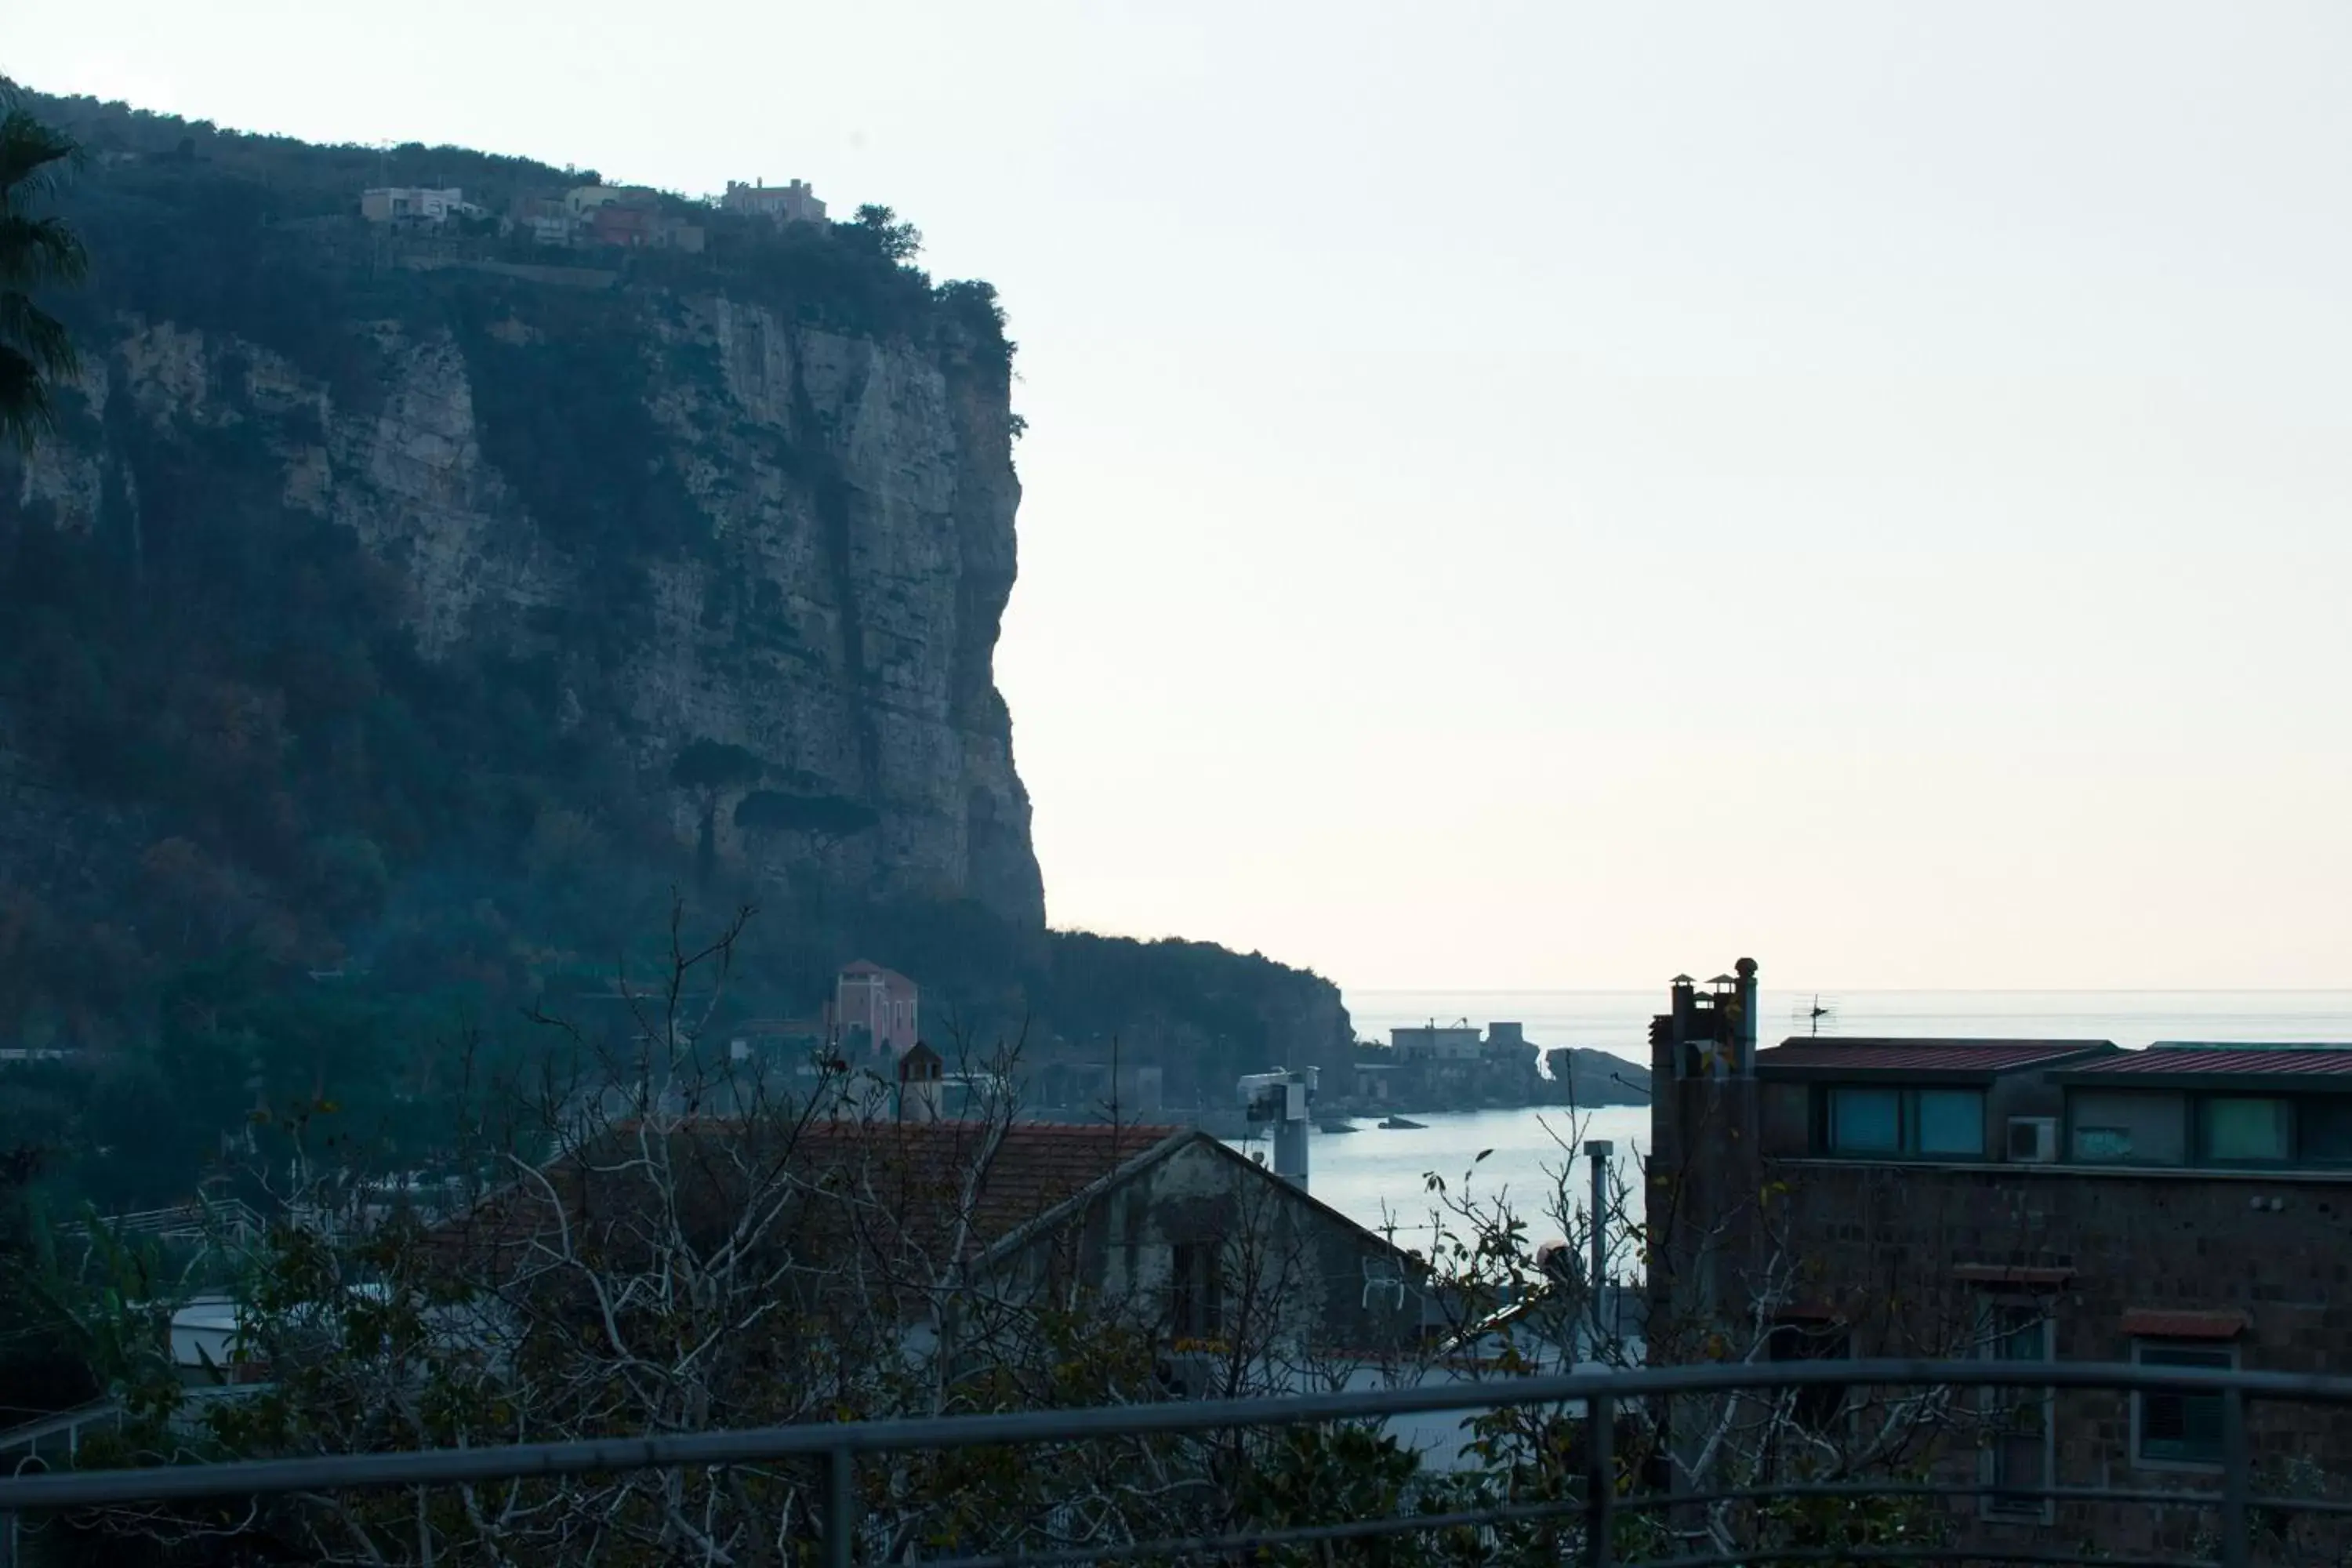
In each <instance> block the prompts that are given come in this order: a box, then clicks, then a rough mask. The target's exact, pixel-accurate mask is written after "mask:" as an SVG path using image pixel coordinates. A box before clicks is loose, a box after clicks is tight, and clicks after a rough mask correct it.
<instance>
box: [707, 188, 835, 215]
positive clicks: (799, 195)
mask: <svg viewBox="0 0 2352 1568" xmlns="http://www.w3.org/2000/svg"><path fill="white" fill-rule="evenodd" d="M719 205H720V206H722V207H725V208H726V209H727V210H728V211H729V212H739V213H751V214H754V215H756V216H760V217H764V218H772V219H774V220H775V221H776V222H778V223H780V224H782V223H823V222H824V203H823V202H821V201H819V200H817V198H816V192H815V191H814V190H812V189H810V188H809V184H808V182H807V181H805V180H794V181H793V182H792V184H788V185H771V184H764V183H761V184H749V185H747V184H744V183H743V182H742V181H740V180H730V181H728V182H727V194H726V195H723V196H721V197H719Z"/></svg>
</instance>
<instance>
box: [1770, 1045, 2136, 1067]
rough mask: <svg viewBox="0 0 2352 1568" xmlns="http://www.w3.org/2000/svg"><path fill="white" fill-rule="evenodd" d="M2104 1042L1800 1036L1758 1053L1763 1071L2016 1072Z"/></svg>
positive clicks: (2094, 1048) (2082, 1052)
mask: <svg viewBox="0 0 2352 1568" xmlns="http://www.w3.org/2000/svg"><path fill="white" fill-rule="evenodd" d="M2115 1048H2116V1047H2115V1046H2114V1045H2113V1043H2111V1042H2109V1041H2106V1040H1950V1039H1923V1040H1899V1039H1864V1038H1844V1039H1833V1040H1823V1039H1815V1038H1813V1037H1810V1036H1800V1037H1796V1038H1794V1039H1789V1040H1783V1041H1781V1042H1780V1044H1779V1045H1777V1046H1773V1047H1769V1048H1768V1049H1765V1050H1761V1051H1759V1052H1757V1053H1756V1065H1757V1066H1758V1067H1759V1068H1807V1069H1810V1070H1826V1071H1834V1072H1974V1073H1985V1072H1996V1073H1997V1072H2013V1071H2016V1070H2017V1069H2018V1068H2029V1067H2036V1066H2039V1065H2041V1064H2042V1063H2045V1062H2054V1061H2061V1060H2063V1059H2064V1058H2068V1057H2074V1056H2083V1055H2086V1054H2088V1053H2090V1052H2093V1051H2112V1050H2114V1049H2115Z"/></svg>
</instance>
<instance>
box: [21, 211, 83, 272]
mask: <svg viewBox="0 0 2352 1568" xmlns="http://www.w3.org/2000/svg"><path fill="white" fill-rule="evenodd" d="M88 273H89V253H88V252H86V251H84V250H83V249H82V247H81V241H80V240H79V239H78V238H76V237H74V232H73V230H71V229H69V228H68V227H67V226H66V225H65V220H64V219H62V218H54V217H41V218H33V217H24V216H18V215H16V214H13V213H0V289H30V288H32V287H34V286H35V285H37V284H41V283H79V282H80V281H81V280H82V279H83V278H84V277H85V276H87V275H88Z"/></svg>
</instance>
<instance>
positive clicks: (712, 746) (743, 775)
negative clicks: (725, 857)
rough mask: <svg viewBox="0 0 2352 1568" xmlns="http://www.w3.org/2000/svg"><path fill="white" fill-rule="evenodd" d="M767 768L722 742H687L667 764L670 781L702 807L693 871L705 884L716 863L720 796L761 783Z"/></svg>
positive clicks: (753, 758) (757, 759)
mask: <svg viewBox="0 0 2352 1568" xmlns="http://www.w3.org/2000/svg"><path fill="white" fill-rule="evenodd" d="M765 771H766V768H765V766H764V764H762V763H761V761H760V759H759V758H757V757H755V756H753V755H752V754H751V752H747V751H745V750H744V749H743V748H742V747H740V746H736V745H730V744H729V743H727V742H723V741H710V740H700V741H689V742H687V744H686V745H685V746H684V747H683V748H681V749H680V751H679V752H678V753H677V760H676V761H674V762H673V763H670V765H669V782H670V783H672V784H676V785H677V786H678V788H680V789H685V790H691V791H693V792H694V795H695V799H696V801H697V802H698V804H699V805H700V806H701V810H702V833H701V837H699V838H698V839H697V840H696V843H695V851H694V871H695V876H696V878H697V879H698V881H699V882H700V884H701V885H702V886H704V887H706V888H707V887H709V885H710V876H711V873H712V871H713V870H715V869H716V868H717V867H718V864H719V837H718V832H719V796H720V795H724V794H725V793H726V792H727V791H729V790H730V789H742V788H745V787H747V786H748V785H751V784H757V783H759V782H760V775H761V773H764V772H765Z"/></svg>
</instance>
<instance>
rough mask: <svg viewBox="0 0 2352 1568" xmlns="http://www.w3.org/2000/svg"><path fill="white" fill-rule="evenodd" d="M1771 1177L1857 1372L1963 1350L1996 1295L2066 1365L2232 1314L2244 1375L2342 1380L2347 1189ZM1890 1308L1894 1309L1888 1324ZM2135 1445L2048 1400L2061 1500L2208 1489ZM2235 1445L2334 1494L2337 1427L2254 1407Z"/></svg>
mask: <svg viewBox="0 0 2352 1568" xmlns="http://www.w3.org/2000/svg"><path fill="white" fill-rule="evenodd" d="M1767 1172H1768V1174H1769V1177H1770V1178H1771V1179H1773V1180H1774V1181H1775V1182H1777V1183H1779V1184H1784V1185H1785V1188H1786V1194H1785V1197H1784V1198H1783V1199H1782V1201H1781V1205H1780V1212H1779V1213H1778V1215H1776V1216H1775V1218H1774V1219H1773V1221H1772V1224H1773V1226H1774V1229H1775V1231H1776V1234H1777V1235H1778V1236H1779V1237H1781V1238H1784V1240H1785V1244H1786V1246H1787V1247H1788V1248H1789V1250H1790V1252H1791V1253H1792V1254H1793V1255H1794V1256H1796V1257H1797V1258H1801V1259H1802V1260H1803V1261H1804V1265H1805V1267H1806V1268H1807V1269H1808V1270H1809V1271H1810V1272H1811V1277H1812V1278H1813V1279H1816V1280H1817V1281H1818V1287H1817V1289H1816V1291H1815V1294H1816V1297H1817V1300H1818V1301H1819V1304H1820V1306H1821V1307H1822V1308H1823V1309H1826V1310H1831V1311H1833V1312H1835V1313H1837V1314H1838V1315H1839V1316H1840V1317H1842V1318H1844V1319H1846V1320H1847V1321H1852V1322H1853V1324H1854V1325H1855V1331H1854V1335H1853V1346H1852V1349H1853V1354H1855V1355H1857V1356H1867V1355H1874V1354H1894V1355H1904V1354H1918V1353H1947V1354H1948V1353H1954V1352H1956V1351H1957V1352H1959V1353H1969V1352H1970V1351H1971V1350H1972V1349H1973V1348H1974V1347H1973V1345H1972V1344H1971V1343H1970V1341H1971V1340H1974V1339H1976V1338H1979V1337H1980V1331H1979V1332H1978V1333H1969V1332H1968V1329H1969V1322H1970V1319H1971V1313H1970V1307H1971V1305H1972V1304H1975V1303H1982V1302H1985V1301H1989V1300H1993V1299H1995V1298H2000V1299H2005V1300H2015V1301H2026V1302H2033V1303H2038V1304H2040V1305H2041V1306H2042V1308H2043V1309H2044V1310H2046V1311H2047V1314H2048V1316H2049V1319H2050V1321H2051V1322H2052V1324H2053V1335H2054V1339H2053V1353H2054V1355H2055V1356H2056V1358H2057V1359H2059V1360H2062V1361H2069V1362H2110V1363H2125V1362H2129V1361H2130V1360H2131V1358H2132V1354H2133V1342H2134V1334H2133V1331H2132V1327H2131V1326H2129V1325H2128V1324H2127V1319H2128V1318H2129V1317H2130V1316H2131V1315H2133V1314H2144V1313H2151V1312H2172V1313H2184V1314H2210V1315H2215V1316H2220V1315H2226V1314H2229V1313H2231V1312H2237V1311H2242V1312H2243V1313H2244V1314H2245V1321H2246V1326H2245V1328H2244V1331H2242V1333H2241V1334H2239V1335H2238V1336H2237V1337H2236V1338H2235V1339H2234V1340H2233V1341H2215V1342H2214V1343H2217V1344H2219V1343H2233V1344H2234V1345H2235V1347H2236V1350H2237V1352H2238V1356H2239V1364H2240V1366H2242V1368H2245V1369H2247V1370H2250V1371H2264V1372H2283V1373H2341V1372H2343V1371H2345V1370H2346V1369H2347V1368H2352V1247H2347V1230H2352V1174H2347V1175H2343V1176H2335V1175H2324V1174H2316V1173H2307V1172H2298V1173H2292V1174H2288V1173H2231V1172H2217V1171H2199V1172H2195V1173H2187V1172H2171V1173H2157V1172H2147V1173H2142V1172H2112V1171H2100V1172H2089V1171H2084V1170H2079V1169H2067V1168H2064V1167H2051V1166H2024V1165H1999V1166H1969V1165H1946V1166H1924V1165H1891V1164H1863V1163H1850V1162H1843V1161H1827V1160H1784V1161H1775V1162H1770V1163H1769V1164H1768V1166H1767ZM1890 1301H1893V1302H1896V1303H1899V1310H1895V1311H1891V1312H1890V1311H1887V1310H1885V1306H1886V1304H1887V1303H1888V1302H1890ZM2143 1321H2145V1320H2143ZM1956 1332H1957V1333H1958V1334H1959V1335H1960V1336H1961V1337H1959V1338H1958V1339H1956V1338H1955V1334H1956ZM2131 1430H2132V1428H2131V1400H2130V1398H2129V1397H2128V1396H2127V1395H2125V1394H2111V1393H2104V1392H2101V1393H2087V1392H2086V1393H2080V1394H2074V1393H2062V1394H2059V1395H2058V1397H2057V1400H2056V1404H2055V1418H2054V1431H2055V1435H2056V1439H2055V1458H2056V1481H2057V1484H2059V1485H2061V1486H2080V1487H2092V1486H2097V1487H2126V1488H2134V1489H2181V1488H2184V1487H2186V1488H2197V1489H2210V1488H2213V1487H2216V1486H2218V1484H2219V1478H2218V1476H2217V1475H2215V1474H2212V1473H2203V1474H2199V1473H2184V1472H2182V1471H2179V1470H2176V1469H2166V1468H2144V1467H2139V1466H2136V1465H2135V1463H2134V1462H2133V1457H2132V1447H2131V1442H2132V1438H2131ZM2248 1434H2249V1437H2250V1440H2251V1450H2252V1461H2253V1465H2254V1468H2255V1472H2256V1481H2257V1486H2258V1489H2260V1488H2262V1487H2264V1486H2271V1487H2276V1488H2278V1489H2294V1487H2296V1486H2297V1485H2307V1484H2308V1483H2309V1480H2310V1477H2309V1475H2308V1474H2307V1473H2306V1474H2305V1475H2304V1476H2303V1477H2301V1478H2300V1479H2298V1478H2297V1477H2295V1476H2294V1474H2292V1472H2293V1471H2294V1470H2295V1469H2296V1468H2298V1461H2305V1462H2308V1463H2307V1464H2306V1465H2305V1467H2304V1468H2305V1469H2306V1471H2307V1470H2308V1468H2310V1466H2312V1465H2315V1467H2316V1468H2318V1469H2319V1470H2322V1471H2326V1472H2329V1476H2328V1479H2329V1481H2330V1482H2331V1483H2332V1495H2335V1496H2337V1497H2338V1498H2339V1499H2341V1498H2342V1497H2344V1496H2346V1495H2347V1483H2352V1410H2341V1409H2331V1408H2328V1407H2325V1406H2316V1405H2294V1404H2285V1403H2274V1402H2273V1403H2265V1402H2256V1403H2254V1404H2253V1405H2251V1406H2250V1407H2249V1416H2248ZM1975 1467H1976V1458H1975V1456H1974V1455H1973V1453H1969V1454H1960V1455H1955V1456H1951V1457H1949V1458H1948V1459H1947V1461H1946V1463H1945V1467H1944V1468H1945V1470H1946V1472H1947V1474H1948V1475H1950V1476H1953V1477H1956V1478H1958V1479H1972V1478H1973V1475H1974V1472H1975ZM1969 1517H1970V1521H1971V1528H1972V1529H1982V1530H1984V1531H1987V1532H1988V1533H1989V1534H1990V1536H1991V1537H1992V1538H1995V1539H2001V1538H2012V1539H2020V1540H2021V1539H2024V1538H2027V1537H2032V1538H2034V1539H2046V1537H2047V1534H2048V1531H2050V1530H2052V1529H2054V1530H2055V1531H2057V1533H2058V1534H2059V1536H2061V1537H2062V1538H2064V1539H2066V1540H2068V1541H2070V1542H2071V1541H2077V1540H2080V1541H2087V1542H2093V1543H2095V1545H2096V1546H2097V1547H2099V1548H2100V1549H2102V1550H2105V1551H2110V1552H2130V1551H2134V1550H2158V1551H2162V1552H2173V1553H2182V1554H2187V1553H2189V1552H2192V1551H2195V1550H2197V1549H2198V1548H2199V1542H2200V1533H2202V1532H2210V1530H2211V1529H2212V1528H2213V1526H2214V1521H2213V1520H2212V1518H2211V1516H2210V1513H2200V1511H2199V1510H2188V1509H2178V1510H2175V1509H2165V1510H2158V1509H2154V1508H2151V1507H2148V1506H2147V1505H2129V1506H2120V1505H2090V1504H2066V1505H2062V1506H2061V1507H2060V1508H2059V1509H2058V1510H2056V1519H2055V1521H2054V1524H2053V1525H2052V1526H2047V1527H2039V1528H2033V1527H2023V1526H2015V1525H2007V1524H1993V1523H1990V1522H1989V1521H1988V1522H1984V1523H1981V1524H1979V1523H1978V1522H1976V1521H1974V1519H1973V1510H1970V1514H1969ZM2307 1533H2308V1532H2307ZM2313 1539H2316V1537H2313ZM2208 1543H2209V1544H2210V1540H2209V1542H2208ZM2273 1544H2276V1543H2273ZM2257 1556H2258V1557H2261V1556H2263V1552H2261V1551H2258V1552H2257Z"/></svg>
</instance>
